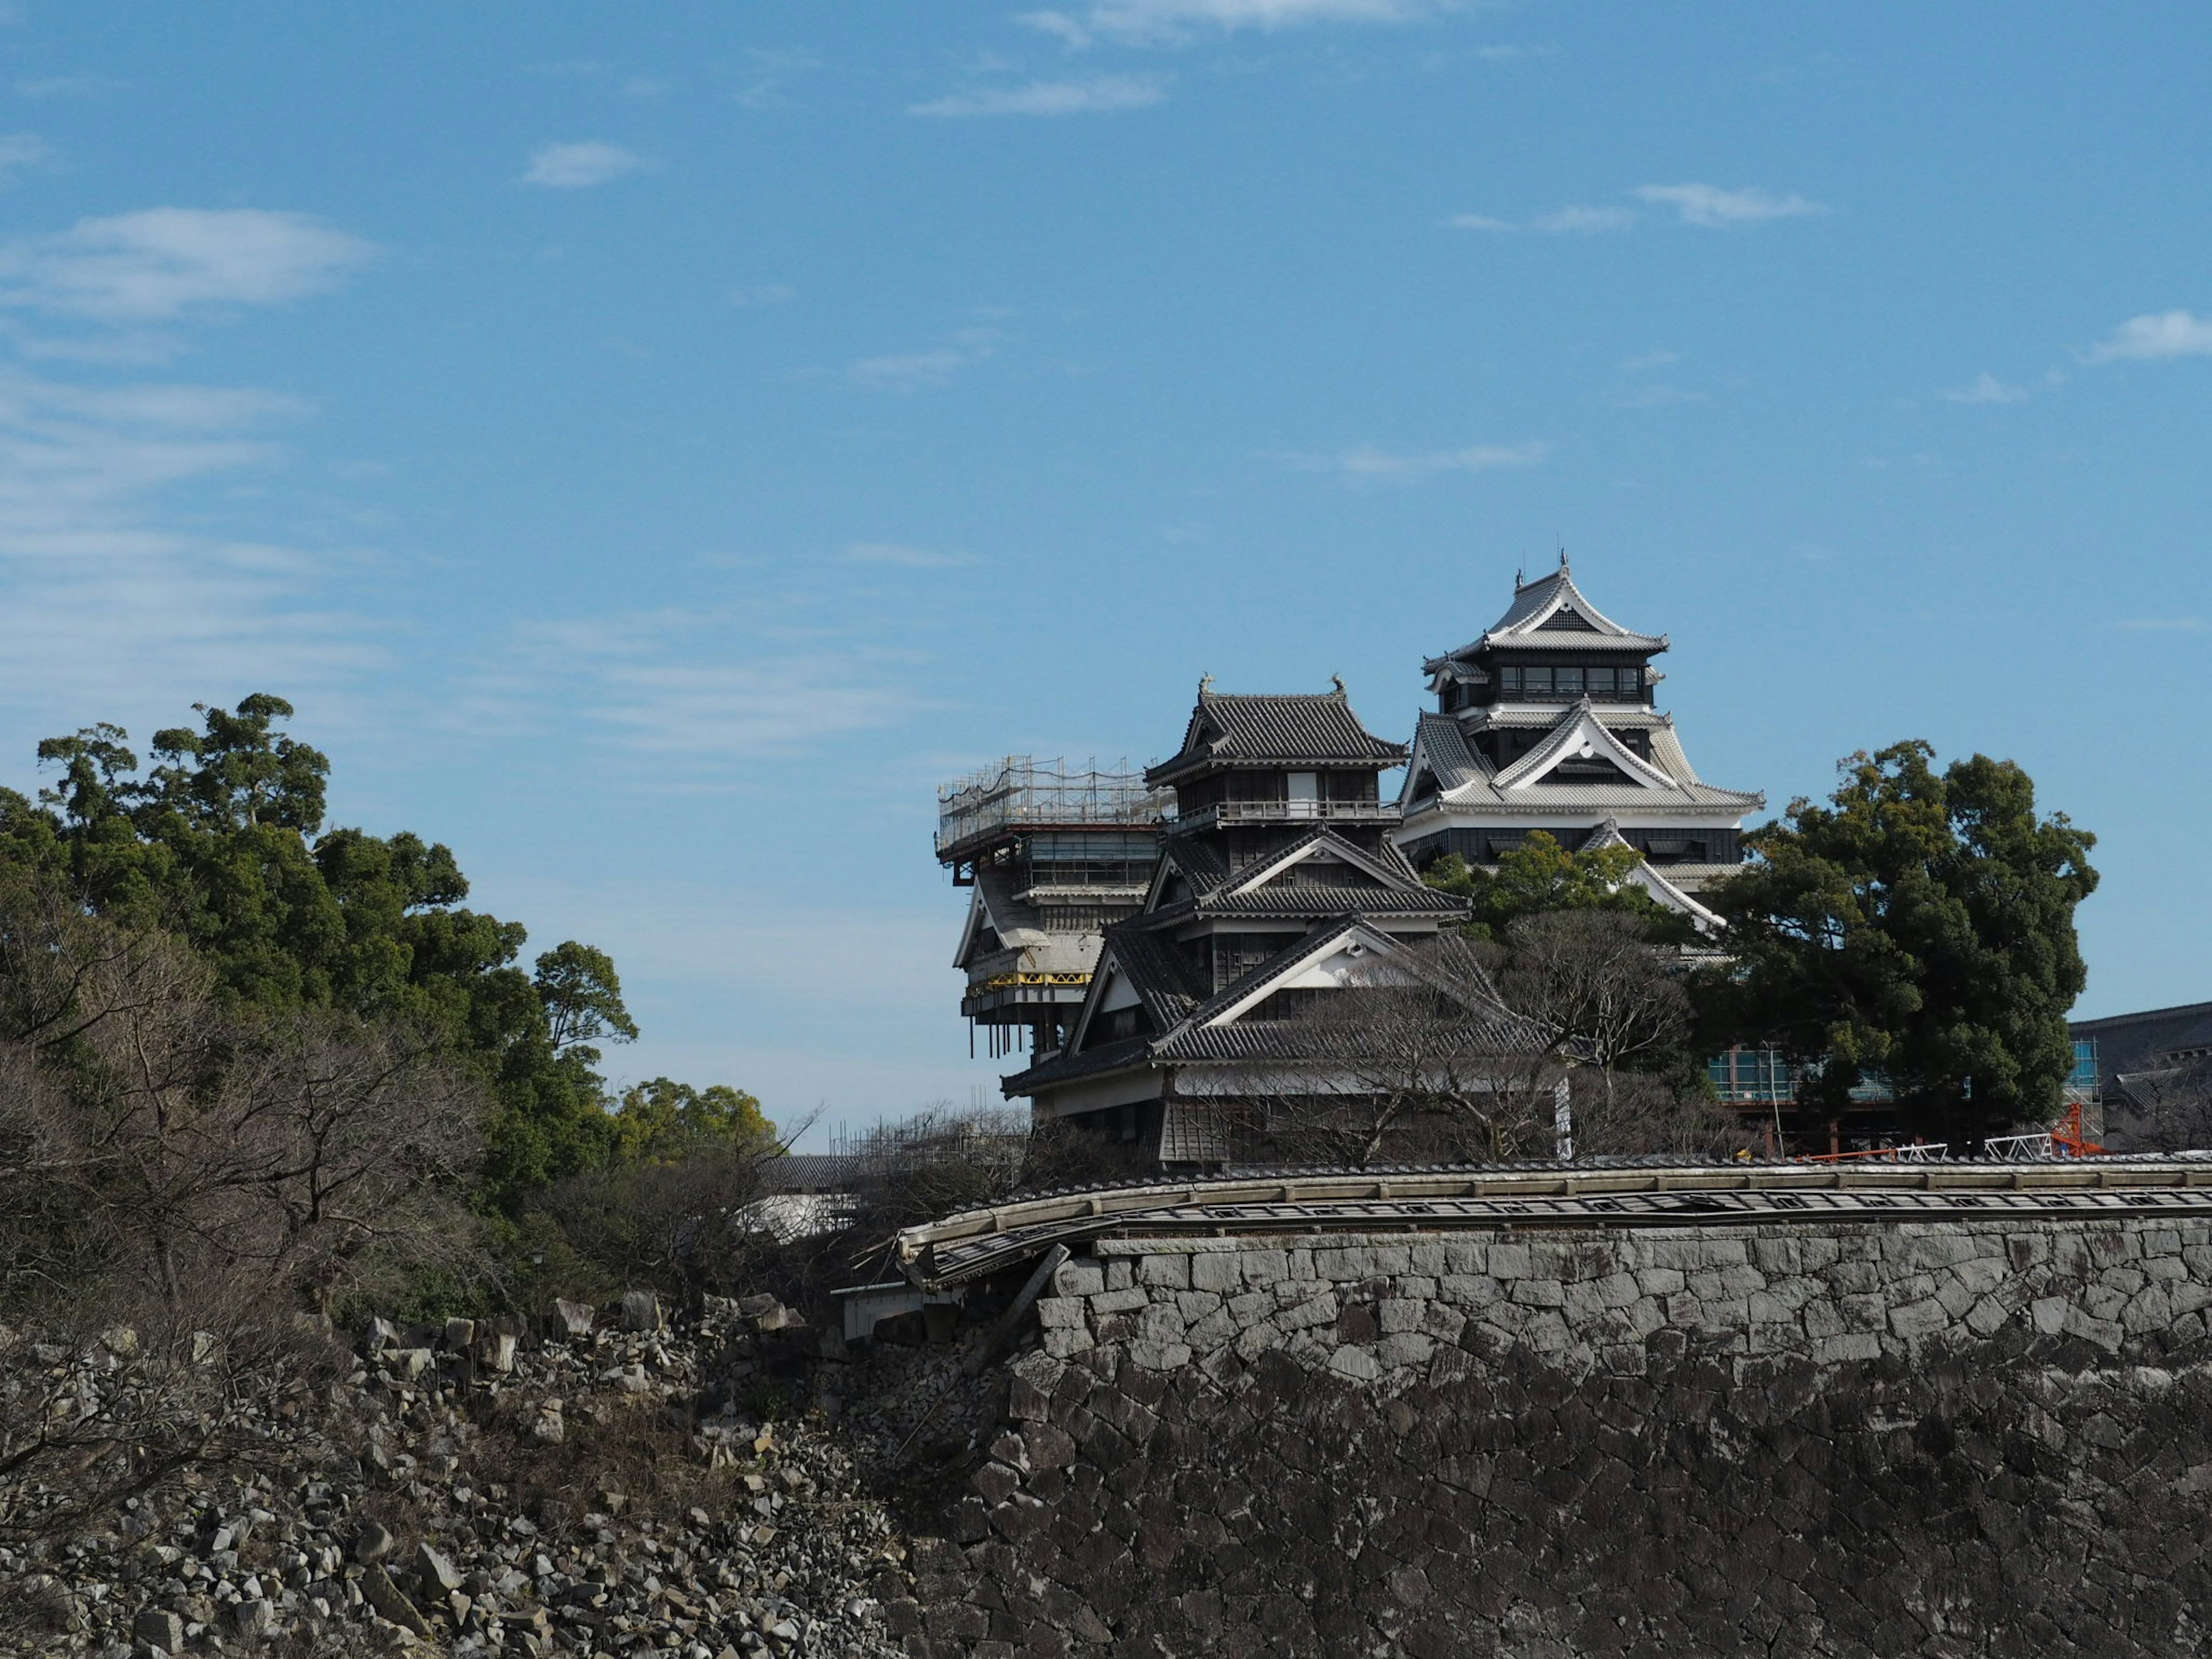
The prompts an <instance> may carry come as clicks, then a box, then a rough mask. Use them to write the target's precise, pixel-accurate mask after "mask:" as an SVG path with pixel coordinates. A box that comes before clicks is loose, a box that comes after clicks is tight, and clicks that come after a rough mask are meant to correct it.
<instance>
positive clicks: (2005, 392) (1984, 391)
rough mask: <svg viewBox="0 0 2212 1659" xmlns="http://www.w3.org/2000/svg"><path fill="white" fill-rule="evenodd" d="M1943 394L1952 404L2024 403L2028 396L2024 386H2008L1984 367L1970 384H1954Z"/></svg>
mask: <svg viewBox="0 0 2212 1659" xmlns="http://www.w3.org/2000/svg"><path fill="white" fill-rule="evenodd" d="M1943 396H1944V398H1945V399H1946V401H1948V402H1950V403H1954V404H2024V403H2026V402H2027V398H2028V393H2027V389H2026V388H2025V387H2023V386H2008V385H2006V384H2005V382H2003V381H2002V380H1999V379H1997V377H1996V375H1994V374H1990V373H1989V371H1988V370H1986V369H1984V371H1983V372H1982V373H1981V374H1980V375H1979V376H1978V377H1977V378H1976V379H1975V380H1974V382H1973V384H1972V386H1954V387H1953V388H1952V389H1951V390H1950V391H1948V392H1945V393H1944V394H1943Z"/></svg>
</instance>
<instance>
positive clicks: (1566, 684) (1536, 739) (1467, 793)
mask: <svg viewBox="0 0 2212 1659" xmlns="http://www.w3.org/2000/svg"><path fill="white" fill-rule="evenodd" d="M1667 648H1668V640H1667V636H1666V635H1663V634H1639V633H1637V632H1636V631H1634V630H1633V629H1628V628H1624V627H1622V626H1621V625H1620V623H1617V622H1614V621H1613V619H1612V618H1611V617H1607V615H1606V614H1605V613H1604V612H1603V611H1600V610H1599V609H1598V608H1597V607H1596V606H1595V605H1592V604H1591V603H1590V602H1589V599H1587V598H1585V597H1584V596H1583V592H1582V591H1581V589H1579V588H1578V587H1577V586H1575V580H1574V576H1573V574H1572V572H1571V570H1570V569H1569V568H1568V563H1567V558H1566V556H1565V554H1564V553H1562V554H1561V555H1560V556H1559V568H1558V569H1557V570H1555V571H1553V573H1552V574H1550V575H1547V576H1545V577H1542V578H1541V579H1540V580H1536V581H1533V582H1523V581H1522V580H1520V579H1519V578H1518V577H1517V576H1516V578H1515V579H1514V586H1513V603H1512V605H1510V606H1509V607H1508V608H1507V610H1506V611H1505V614H1504V616H1502V617H1499V618H1498V621H1497V622H1496V623H1492V625H1491V627H1490V628H1489V629H1487V630H1486V632H1484V633H1483V634H1482V635H1480V637H1479V638H1477V639H1475V640H1474V641H1472V642H1470V643H1468V644H1467V645H1463V646H1462V647H1460V648H1459V649H1458V650H1456V651H1452V652H1448V653H1445V654H1444V655H1443V656H1441V657H1433V658H1431V659H1429V661H1428V662H1426V663H1425V664H1424V665H1423V667H1424V670H1425V672H1426V673H1427V674H1428V676H1429V687H1430V690H1431V691H1432V692H1433V693H1434V694H1435V696H1436V698H1437V708H1436V711H1435V712H1434V713H1431V714H1422V715H1421V717H1420V720H1419V725H1418V726H1417V727H1416V729H1415V732H1414V735H1413V754H1412V757H1411V759H1410V761H1409V763H1408V764H1407V770H1406V779H1405V785H1404V788H1403V790H1402V791H1401V796H1400V803H1401V807H1402V818H1401V823H1399V824H1398V826H1397V827H1396V828H1395V829H1393V830H1392V832H1391V835H1392V839H1393V840H1395V842H1397V843H1398V845H1399V846H1400V847H1401V848H1403V849H1404V851H1405V853H1406V854H1407V857H1408V858H1410V859H1411V860H1413V864H1414V865H1415V866H1416V867H1420V868H1425V867H1426V866H1428V865H1429V864H1431V863H1432V862H1433V861H1435V860H1437V859H1438V858H1440V857H1442V856H1443V854H1447V853H1456V854H1459V855H1460V856H1461V857H1462V858H1463V859H1465V860H1467V861H1468V863H1469V864H1473V865H1478V866H1494V865H1495V864H1496V863H1497V861H1498V858H1499V856H1500V855H1501V854H1503V853H1504V852H1505V851H1506V850H1507V849H1508V848H1513V847H1517V846H1519V845H1521V844H1522V842H1525V841H1526V840H1527V839H1528V836H1530V835H1532V834H1534V832H1536V831H1538V830H1542V831H1544V832H1546V833H1547V834H1548V835H1550V836H1552V837H1553V839H1554V840H1556V841H1558V842H1559V844H1560V845H1561V846H1562V847H1564V848H1566V849H1567V850H1568V851H1570V852H1577V851H1582V850H1583V849H1585V848H1595V847H1602V846H1607V845H1626V846H1629V847H1632V848H1635V849H1636V850H1637V851H1638V852H1639V853H1641V854H1643V855H1644V861H1643V862H1642V863H1641V864H1639V865H1638V866H1637V870H1636V874H1635V877H1634V878H1635V879H1636V880H1638V882H1640V883H1642V884H1644V886H1646V887H1647V888H1649V889H1650V891H1651V893H1652V896H1654V897H1655V898H1656V899H1657V900H1658V901H1659V902H1662V904H1665V905H1667V906H1668V907H1669V908H1674V909H1676V910H1680V911H1682V912H1684V913H1686V914H1687V915H1690V916H1691V918H1692V920H1693V921H1696V922H1698V923H1699V926H1700V927H1712V926H1713V925H1714V924H1715V923H1716V922H1717V918H1716V917H1714V916H1713V915H1712V913H1711V911H1710V910H1707V909H1706V908H1705V907H1704V906H1703V905H1702V904H1700V903H1699V902H1698V901H1697V897H1696V895H1697V894H1698V892H1699V890H1700V889H1702V888H1704V887H1705V886H1706V885H1708V884H1711V883H1712V882H1714V881H1717V880H1718V879H1720V878H1723V877H1725V876H1727V875H1729V874H1730V873H1731V872H1734V871H1735V868H1736V866H1738V865H1739V864H1740V863H1741V861H1742V858H1743V850H1742V830H1743V819H1744V815H1745V814H1746V813H1747V812H1751V811H1757V810H1758V809H1759V808H1760V807H1762V806H1764V805H1765V804H1766V797H1765V795H1764V794H1761V793H1759V792H1757V791H1755V790H1743V789H1723V788H1721V787H1718V786H1717V785H1714V784H1710V783H1707V782H1705V780H1704V779H1702V778H1700V777H1699V775H1698V774H1697V772H1696V770H1695V769H1693V768H1692V766H1691V764H1690V760H1689V757H1688V756H1687V755H1686V754H1685V753H1684V752H1683V750H1682V743H1681V739H1680V737H1679V736H1678V735H1677V734H1676V732H1675V730H1674V716H1673V715H1672V714H1662V713H1661V712H1659V710H1658V708H1657V707H1656V692H1657V688H1658V685H1659V683H1660V681H1661V680H1662V679H1663V678H1665V676H1664V675H1662V673H1660V671H1658V670H1656V668H1654V667H1653V666H1652V665H1651V664H1652V659H1654V658H1655V657H1656V656H1658V655H1660V654H1661V653H1663V652H1664V651H1666V649H1667Z"/></svg>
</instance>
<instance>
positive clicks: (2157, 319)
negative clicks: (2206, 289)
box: [2082, 311, 2212, 363]
mask: <svg viewBox="0 0 2212 1659" xmlns="http://www.w3.org/2000/svg"><path fill="white" fill-rule="evenodd" d="M2204 356H2212V317H2199V316H2197V314H2196V313H2193V312H2187V311H2162V312H2157V313H2146V314H2145V315H2143V316H2141V317H2130V318H2129V319H2128V320H2127V321H2125V322H2124V323H2122V324H2121V325H2119V327H2118V328H2117V329H2115V330H2113V331H2112V338H2110V339H2108V340H2106V341H2105V342H2104V343H2102V344H2100V345H2096V346H2093V347H2091V348H2090V349H2088V350H2087V351H2086V352H2084V353H2083V354H2082V361H2083V362H2092V363H2108V362H2114V361H2115V360H2117V359H2120V358H2132V359H2134V360H2136V361H2138V362H2156V361H2158V360H2159V359H2160V358H2164V357H2204Z"/></svg>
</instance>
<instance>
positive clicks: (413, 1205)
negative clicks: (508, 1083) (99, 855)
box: [0, 882, 480, 1530]
mask: <svg viewBox="0 0 2212 1659" xmlns="http://www.w3.org/2000/svg"><path fill="white" fill-rule="evenodd" d="M479 1108H480V1102H479V1099H478V1096H477V1091H476V1090H475V1088H474V1086H473V1085H471V1084H470V1083H469V1082H467V1081H466V1080H465V1079H463V1078H461V1077H460V1076H459V1075H458V1074H457V1073H454V1072H453V1070H451V1069H450V1068H449V1067H448V1066H447V1065H446V1064H445V1063H444V1062H443V1061H442V1060H441V1059H440V1057H439V1055H438V1053H437V1050H436V1048H435V1044H433V1043H432V1042H430V1041H429V1039H428V1038H427V1037H426V1036H422V1035H421V1034H419V1033H414V1032H410V1031H409V1030H405V1029H404V1028H400V1027H396V1026H388V1025H387V1026H370V1025H366V1024H362V1023H361V1022H358V1021H354V1020H349V1019H346V1018H340V1017H337V1016H330V1015H319V1014H309V1013H304V1012H303V1013H297V1014H291V1015H286V1016H283V1017H276V1018H270V1017H264V1016H261V1015H258V1014H257V1013H255V1012H252V1011H250V1010H238V1009H233V1008H226V1007H224V1006H222V1005H221V1004H220V1003H219V1002H218V1001H217V1000H216V998H215V996H214V994H213V992H212V990H211V987H210V983H209V980H208V976H207V975H206V974H205V972H204V969H202V967H201V965H200V964H199V963H197V961H196V960H195V959H194V958H193V957H191V955H190V953H189V952H188V951H186V950H185V948H184V947H183V946H182V945H179V944H178V943H177V942H175V941H174V940H173V939H168V938H167V937H165V936H162V935H160V934H157V933H150V932H143V931H138V930H133V929H130V928H126V927H118V926H116V925H114V924H112V923H108V922H105V921H99V920H96V919H94V918H92V917H90V916H88V915H86V914H85V913H84V912H83V911H82V908H79V907H77V906H76V905H73V904H71V903H70V902H68V901H67V899H66V898H65V897H64V896H60V895H58V894H57V893H56V892H54V891H52V890H49V889H45V888H40V887H37V886H33V885H31V884H23V883H20V882H18V883H15V884H10V885H9V887H8V889H7V890H6V891H4V892H0V1322H6V1324H8V1325H9V1326H13V1327H15V1330H14V1331H11V1332H7V1333H5V1334H0V1374H4V1375H0V1527H12V1528H15V1529H17V1530H25V1529H36V1528H40V1527H51V1526H54V1525H59V1524H61V1523H62V1522H63V1521H65V1520H66V1518H67V1517H68V1516H70V1515H71V1514H74V1513H76V1512H78V1511H79V1510H82V1509H83V1508H84V1507H85V1506H86V1505H87V1504H92V1503H94V1502H97V1501H103V1500H104V1498H112V1497H113V1496H115V1495H117V1494H118V1493H120V1492H129V1491H131V1490H136V1489H138V1488H139V1487H141V1486H143V1485H144V1484H146V1483H147V1482H149V1481H151V1480H159V1479H161V1478H164V1477H165V1475H166V1474H167V1473H168V1472H171V1471H173V1470H174V1469H176V1468H181V1467H183V1466H184V1465H185V1464H187V1463H191V1462H206V1461H208V1460H210V1459H211V1458H215V1457H219V1456H222V1455H229V1454H230V1453H232V1452H235V1451H242V1450H245V1449H249V1445H250V1443H249V1440H248V1439H247V1438H246V1437H244V1431H241V1430H239V1429H238V1428H236V1427H235V1426H234V1419H235V1413H233V1412H232V1411H230V1410H229V1409H228V1407H229V1406H230V1405H231V1403H232V1402H233V1401H234V1399H235V1397H236V1394H237V1392H238V1390H240V1389H242V1388H243V1387H245V1386H246V1384H247V1382H248V1380H249V1379H256V1380H258V1381H273V1379H275V1378H276V1377H278V1376H283V1375H284V1374H286V1373H287V1370H288V1368H289V1370H293V1371H297V1370H298V1369H299V1367H300V1366H301V1364H306V1363H307V1361H306V1360H304V1359H302V1358H301V1356H303V1355H309V1354H312V1352H315V1351H318V1350H319V1348H320V1347H321V1346H324V1345H322V1344H321V1342H320V1339H319V1338H318V1337H317V1336H316V1335H315V1334H314V1333H315V1331H316V1326H315V1325H314V1324H313V1322H308V1323H306V1324H302V1323H301V1322H300V1320H299V1316H301V1315H302V1314H303V1313H304V1312H305V1310H307V1309H309V1308H311V1307H313V1306H315V1305H317V1304H323V1305H327V1304H328V1303H329V1302H330V1301H331V1298H333V1297H336V1296H338V1295H340V1294H342V1293H343V1292H344V1291H346V1290H347V1289H348V1288H349V1287H352V1286H356V1285H362V1284H363V1283H364V1282H365V1281H366V1280H368V1279H369V1278H371V1277H373V1276H374V1275H375V1274H377V1273H380V1272H385V1271H396V1270H400V1269H403V1268H404V1267H406V1266H407V1265H408V1264H410V1263H418V1262H421V1261H429V1260H435V1261H438V1262H440V1263H441V1265H447V1266H450V1265H452V1264H453V1262H455V1261H461V1260H465V1258H466V1257H467V1255H468V1254H469V1252H470V1249H471V1238H472V1233H471V1227H470V1225H469V1223H468V1221H467V1218H466V1216H465V1212H463V1211H462V1209H461V1206H459V1202H458V1200H457V1195H456V1193H455V1190H454V1188H455V1183H454V1182H453V1180H452V1179H451V1177H453V1176H455V1175H457V1174H458V1173H459V1170H461V1169H462V1168H463V1167H464V1166H465V1164H466V1162H467V1161H468V1160H469V1159H470V1158H471V1157H472V1155H473V1152H474V1150H475V1146H476V1140H477V1119H478V1115H479ZM56 1492H65V1493H66V1494H68V1498H69V1501H68V1502H66V1503H59V1504H58V1503H57V1502H56V1501H54V1497H53V1495H54V1494H55V1493H56ZM27 1505H28V1506H29V1507H28V1508H27V1507H26V1506H27Z"/></svg>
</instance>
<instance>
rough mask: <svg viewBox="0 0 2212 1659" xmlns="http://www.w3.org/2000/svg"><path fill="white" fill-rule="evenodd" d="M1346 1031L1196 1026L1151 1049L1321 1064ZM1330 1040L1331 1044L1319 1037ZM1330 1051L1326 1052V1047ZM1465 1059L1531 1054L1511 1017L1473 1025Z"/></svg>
mask: <svg viewBox="0 0 2212 1659" xmlns="http://www.w3.org/2000/svg"><path fill="white" fill-rule="evenodd" d="M1349 1035H1350V1033H1349V1032H1348V1031H1339V1030H1331V1029H1330V1028H1328V1027H1323V1026H1317V1025H1316V1024H1314V1023H1313V1022H1312V1021H1310V1020H1303V1019H1240V1020H1237V1021H1236V1022H1235V1023H1234V1024H1228V1025H1194V1026H1192V1027H1190V1028H1189V1029H1188V1030H1182V1031H1178V1032H1176V1034H1175V1035H1174V1036H1170V1037H1168V1038H1166V1039H1164V1040H1163V1041H1162V1042H1159V1043H1158V1044H1156V1045H1155V1046H1154V1048H1153V1050H1152V1052H1153V1054H1155V1055H1157V1056H1158V1058H1159V1059H1161V1060H1316V1061H1319V1060H1326V1059H1328V1058H1330V1057H1331V1055H1332V1054H1334V1055H1336V1056H1337V1057H1342V1054H1343V1050H1344V1049H1345V1048H1346V1047H1347V1046H1348V1045H1347V1044H1346V1042H1345V1038H1346V1036H1349ZM1323 1037H1325V1038H1327V1039H1328V1041H1327V1043H1326V1044H1324V1043H1323V1042H1321V1041H1318V1040H1317V1039H1321V1038H1323ZM1325 1048H1326V1049H1327V1050H1328V1052H1324V1049H1325ZM1456 1052H1457V1054H1459V1056H1460V1057H1462V1058H1470V1059H1472V1058H1485V1057H1488V1056H1492V1055H1498V1054H1527V1053H1529V1052H1531V1050H1530V1048H1529V1047H1528V1032H1527V1031H1526V1030H1523V1029H1522V1026H1521V1025H1520V1024H1519V1023H1518V1022H1516V1021H1514V1020H1511V1019H1478V1020H1474V1021H1471V1022H1469V1024H1468V1027H1467V1030H1466V1031H1465V1033H1464V1036H1463V1039H1462V1042H1460V1043H1459V1044H1458V1045H1457V1046H1456ZM1445 1054H1446V1051H1445V1050H1444V1049H1443V1048H1441V1047H1438V1048H1437V1050H1436V1058H1437V1059H1443V1058H1444V1057H1445ZM1371 1058H1372V1059H1373V1060H1378V1061H1382V1060H1389V1059H1390V1056H1389V1055H1388V1054H1376V1055H1374V1056H1372V1057H1371Z"/></svg>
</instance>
